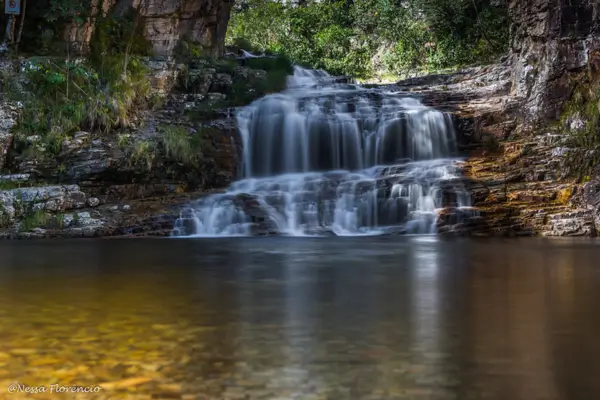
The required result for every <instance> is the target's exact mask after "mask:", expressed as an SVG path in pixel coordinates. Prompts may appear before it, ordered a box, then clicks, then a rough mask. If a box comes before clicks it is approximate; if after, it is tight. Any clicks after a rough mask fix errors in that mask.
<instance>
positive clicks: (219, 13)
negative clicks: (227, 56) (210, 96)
mask: <svg viewBox="0 0 600 400" xmlns="http://www.w3.org/2000/svg"><path fill="white" fill-rule="evenodd" d="M232 6H233V0H100V1H99V2H98V1H95V0H91V2H90V10H91V17H89V18H88V19H87V21H86V23H84V24H75V23H73V24H71V25H70V26H68V27H67V28H66V29H65V33H64V37H65V40H66V41H67V42H69V43H71V44H72V46H73V48H74V49H79V50H80V51H85V49H87V48H88V44H89V42H90V40H91V38H92V35H93V32H94V26H95V22H96V20H97V17H98V16H99V15H105V16H110V15H111V14H123V13H124V12H125V11H127V10H128V9H130V8H132V7H133V8H134V9H136V10H138V11H139V14H140V15H141V16H142V17H143V18H142V21H143V24H144V32H145V35H144V36H145V37H146V39H148V40H149V41H150V43H151V44H152V49H153V51H154V55H157V56H170V55H172V54H173V51H174V50H175V48H176V47H177V45H178V44H179V43H180V41H181V40H183V39H185V40H189V41H192V42H196V43H199V44H201V45H202V46H203V47H204V49H205V50H206V52H207V55H208V54H211V55H223V51H224V42H225V33H226V31H227V24H228V22H229V15H230V12H231V7H232Z"/></svg>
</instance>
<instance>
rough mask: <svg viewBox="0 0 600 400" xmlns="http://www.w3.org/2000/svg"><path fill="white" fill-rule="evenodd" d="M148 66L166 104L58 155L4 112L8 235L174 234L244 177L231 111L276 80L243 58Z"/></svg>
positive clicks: (4, 223)
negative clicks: (184, 217) (183, 220)
mask: <svg viewBox="0 0 600 400" xmlns="http://www.w3.org/2000/svg"><path fill="white" fill-rule="evenodd" d="M147 62H148V65H149V67H150V68H149V74H150V76H149V79H150V80H151V83H152V86H153V88H154V93H155V94H158V95H160V96H161V98H162V103H161V105H160V106H157V107H156V108H155V109H154V110H146V111H144V112H142V113H141V114H140V115H139V116H138V117H139V120H140V121H142V119H143V123H139V124H137V125H136V126H133V127H132V128H131V129H130V130H129V131H126V132H121V133H119V134H117V133H116V132H115V133H111V134H106V133H100V132H84V131H79V132H75V133H73V134H69V135H66V137H64V138H63V139H62V142H61V143H59V144H58V145H57V146H55V147H53V148H52V149H49V148H48V147H46V146H45V145H44V138H42V137H41V136H39V135H32V136H28V137H21V136H19V135H16V136H15V137H14V138H13V133H14V132H11V128H12V127H13V126H14V125H15V123H16V122H17V117H18V111H19V110H18V108H17V107H16V106H15V105H11V104H1V105H0V139H2V140H1V141H0V145H1V147H0V149H1V150H2V153H0V154H2V155H4V154H5V152H6V157H4V156H3V157H2V161H3V168H2V169H0V238H29V237H31V238H35V237H92V236H111V235H127V234H131V235H168V234H169V233H170V232H171V231H172V229H173V225H174V223H175V220H176V219H177V218H178V217H179V216H180V215H181V213H182V212H184V209H183V207H184V205H185V204H186V203H187V204H189V202H190V201H191V199H192V198H197V197H199V196H200V195H202V194H206V193H207V192H209V191H211V190H213V189H218V188H224V187H227V186H228V185H229V184H230V183H231V182H232V181H233V180H234V179H235V178H236V177H237V173H238V167H239V163H240V158H241V141H240V140H239V138H238V130H237V123H236V119H235V109H234V108H230V107H232V106H233V105H234V104H237V103H239V101H240V99H239V98H238V96H239V93H238V92H237V91H239V88H238V86H240V87H242V88H243V89H244V91H245V92H244V94H245V95H246V96H245V97H244V101H252V100H253V99H254V98H255V97H257V96H260V95H261V92H260V90H258V89H259V88H261V87H262V86H261V85H263V84H264V82H265V79H266V76H267V73H266V72H265V71H264V70H259V69H252V68H250V67H245V66H241V65H239V64H238V61H236V60H235V59H228V60H221V61H220V62H214V63H211V62H208V61H206V60H195V61H193V62H190V63H189V65H178V64H176V63H175V62H174V61H173V60H172V59H171V58H168V57H160V58H153V59H149V60H147ZM234 86H235V87H236V89H234ZM236 90H237V91H236ZM252 96H254V98H253V97H252ZM169 135H171V136H170V137H171V139H169ZM169 140H171V141H170V142H169ZM168 148H171V149H173V148H176V149H179V150H177V151H175V152H173V150H171V151H169V150H167V149H168ZM190 149H191V151H190ZM177 152H178V153H177ZM178 154H179V156H178ZM191 157H194V158H193V159H192V158H191ZM44 184H45V185H47V186H44Z"/></svg>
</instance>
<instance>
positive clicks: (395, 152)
mask: <svg viewBox="0 0 600 400" xmlns="http://www.w3.org/2000/svg"><path fill="white" fill-rule="evenodd" d="M237 120H238V126H239V130H240V135H241V138H242V142H243V143H242V144H243V149H244V150H243V174H242V176H243V178H242V179H241V180H239V181H237V182H235V183H233V184H232V185H231V187H230V188H229V189H228V190H227V192H226V193H223V194H216V195H212V196H209V197H205V198H202V199H199V200H198V201H197V202H196V203H194V204H192V205H191V208H190V209H189V210H187V211H186V212H185V213H183V214H182V217H181V218H180V219H179V220H178V221H177V223H176V228H175V230H174V235H175V236H190V235H196V236H244V235H252V234H264V233H277V234H287V235H292V236H303V235H322V234H329V235H331V234H334V235H338V236H349V235H374V234H381V233H384V232H389V231H390V229H392V230H394V231H400V232H402V233H418V234H429V233H435V231H436V215H437V213H438V212H439V210H440V209H442V208H443V207H460V208H465V207H466V208H468V207H469V206H470V195H469V193H468V192H467V191H466V190H465V189H464V186H463V185H462V183H461V178H460V176H461V166H460V160H459V159H458V158H456V157H457V146H456V135H455V132H454V128H453V123H452V119H451V117H450V116H449V115H447V114H444V113H442V112H440V111H437V110H435V109H433V108H431V107H427V106H425V105H423V104H422V103H421V102H420V101H419V100H418V99H416V98H414V97H411V96H409V95H408V94H407V93H403V92H392V91H389V90H387V91H386V90H383V89H381V88H365V87H361V86H359V85H355V84H350V83H347V82H346V81H343V80H342V81H341V80H340V79H338V78H335V77H333V76H330V75H329V74H327V73H326V72H325V71H322V70H308V69H304V68H300V67H295V68H294V74H293V76H290V77H289V78H288V85H287V89H286V90H285V91H283V92H281V93H277V94H272V95H268V96H265V97H263V98H261V99H258V100H256V101H255V102H253V103H252V104H250V105H249V106H247V107H245V108H243V109H241V110H240V111H239V112H238V115H237Z"/></svg>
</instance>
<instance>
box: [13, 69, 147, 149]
mask: <svg viewBox="0 0 600 400" xmlns="http://www.w3.org/2000/svg"><path fill="white" fill-rule="evenodd" d="M129 65H130V66H131V67H130V68H129V69H128V74H127V75H126V76H125V77H124V79H118V78H115V79H114V80H109V79H107V77H106V76H103V75H100V74H99V73H98V72H97V71H96V69H95V68H94V67H93V66H92V65H90V64H88V63H86V62H72V61H64V60H53V59H33V60H30V61H29V64H28V66H27V69H26V76H27V82H26V83H25V85H24V86H25V87H24V89H25V90H24V91H18V92H17V95H18V96H21V97H20V98H18V99H19V100H21V101H23V103H24V107H23V113H22V117H21V120H20V123H19V125H18V127H17V130H18V133H20V134H21V136H30V135H42V136H43V137H46V138H48V136H50V138H48V139H49V144H50V145H51V147H53V148H56V146H57V145H58V144H59V143H60V140H59V139H62V138H63V137H64V135H68V134H71V133H73V132H75V131H77V130H99V131H102V132H108V131H110V130H112V129H114V128H116V127H118V126H127V125H128V124H129V123H130V120H131V117H132V114H133V111H134V106H135V105H136V102H139V101H141V100H143V98H144V96H145V94H146V93H147V92H148V84H147V79H146V77H145V73H144V69H143V68H142V66H141V64H140V62H139V60H137V59H135V58H134V59H132V60H131V61H130V62H129Z"/></svg>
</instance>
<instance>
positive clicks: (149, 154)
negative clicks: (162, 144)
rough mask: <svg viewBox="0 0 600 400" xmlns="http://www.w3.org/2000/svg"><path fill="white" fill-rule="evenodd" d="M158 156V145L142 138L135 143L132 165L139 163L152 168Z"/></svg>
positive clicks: (148, 168)
mask: <svg viewBox="0 0 600 400" xmlns="http://www.w3.org/2000/svg"><path fill="white" fill-rule="evenodd" d="M155 158H156V145H155V144H154V142H151V141H149V140H140V141H137V142H135V143H134V145H133V149H132V151H131V158H130V161H131V165H139V166H142V167H144V168H146V169H147V170H150V169H152V165H153V164H154V159H155Z"/></svg>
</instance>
